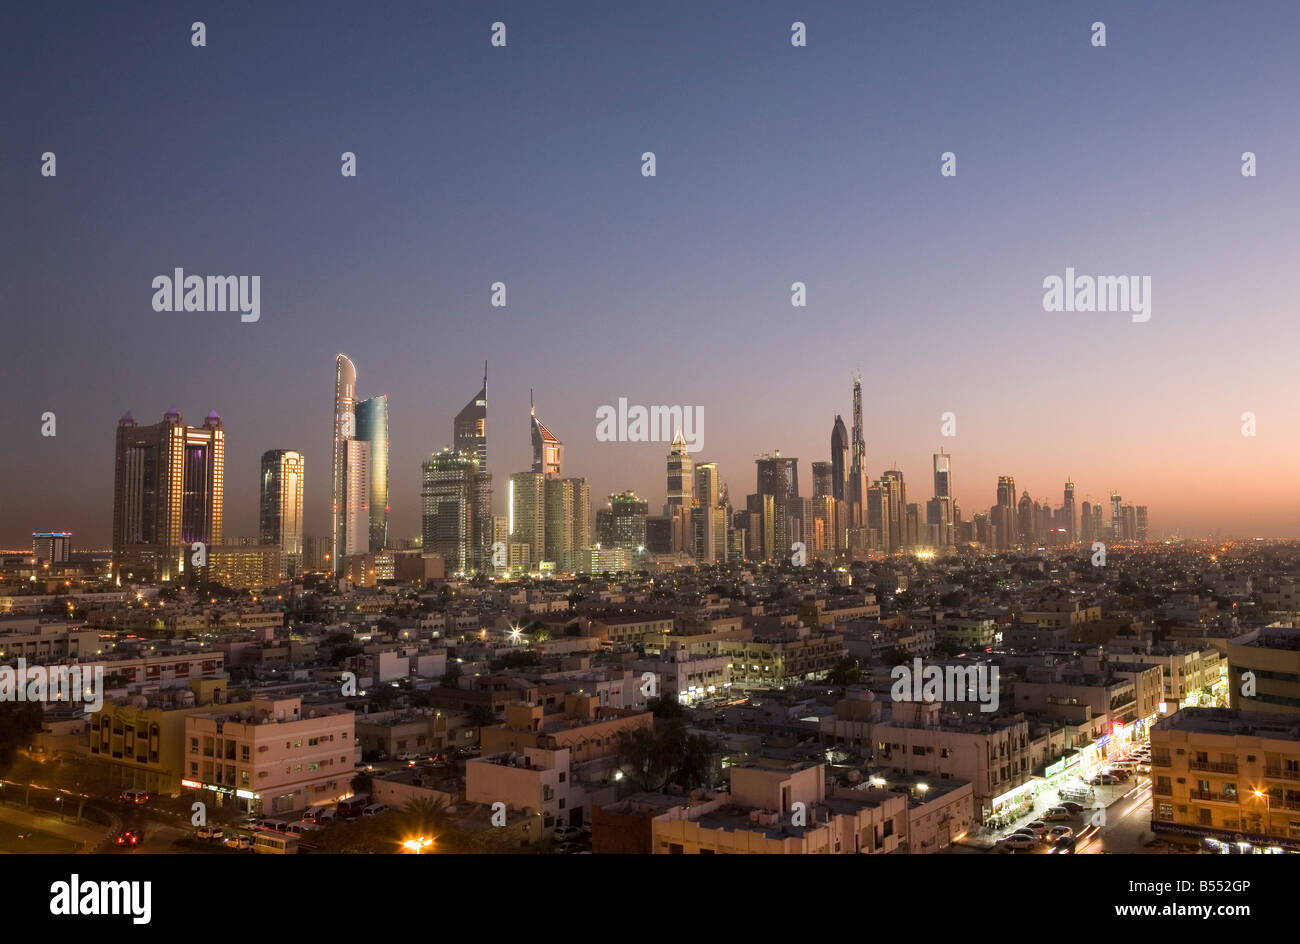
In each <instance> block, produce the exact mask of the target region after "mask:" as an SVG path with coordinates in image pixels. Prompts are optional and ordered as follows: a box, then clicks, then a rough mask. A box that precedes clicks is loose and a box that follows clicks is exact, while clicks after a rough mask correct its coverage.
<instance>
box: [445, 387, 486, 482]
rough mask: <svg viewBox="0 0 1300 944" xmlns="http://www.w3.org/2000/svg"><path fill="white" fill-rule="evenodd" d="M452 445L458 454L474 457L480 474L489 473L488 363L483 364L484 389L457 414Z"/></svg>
mask: <svg viewBox="0 0 1300 944" xmlns="http://www.w3.org/2000/svg"><path fill="white" fill-rule="evenodd" d="M451 444H452V448H453V449H454V450H455V451H456V452H462V453H468V454H469V455H471V456H474V458H475V459H477V460H478V469H479V471H480V472H486V471H487V467H488V458H487V361H484V362H483V387H482V389H480V390H479V392H478V393H476V394H475V395H474V397H473V399H471V400H470V401H469V402H468V403H466V404H465V407H464V409H462V410H461V411H460V412H459V413H457V414H456V420H455V423H454V424H453V427H452V437H451Z"/></svg>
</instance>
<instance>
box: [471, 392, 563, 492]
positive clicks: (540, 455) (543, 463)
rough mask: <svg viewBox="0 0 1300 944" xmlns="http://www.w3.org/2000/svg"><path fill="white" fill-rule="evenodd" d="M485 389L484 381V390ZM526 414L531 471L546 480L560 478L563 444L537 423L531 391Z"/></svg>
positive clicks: (561, 473)
mask: <svg viewBox="0 0 1300 944" xmlns="http://www.w3.org/2000/svg"><path fill="white" fill-rule="evenodd" d="M486 387H487V385H486V380H485V382H484V389H486ZM528 413H529V419H530V423H531V425H532V435H533V471H534V472H540V473H541V474H542V475H543V476H544V477H545V478H548V479H558V478H561V477H562V476H563V475H564V443H562V442H560V441H559V440H558V439H556V438H555V437H554V436H552V435H551V431H550V430H548V429H547V428H546V427H545V426H543V425H542V424H541V423H540V422H539V421H538V419H537V407H535V406H534V405H533V392H532V391H531V390H529V391H528Z"/></svg>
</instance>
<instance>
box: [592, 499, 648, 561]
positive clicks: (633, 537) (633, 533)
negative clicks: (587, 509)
mask: <svg viewBox="0 0 1300 944" xmlns="http://www.w3.org/2000/svg"><path fill="white" fill-rule="evenodd" d="M649 510H650V507H649V503H648V502H644V501H642V500H641V499H639V498H637V497H636V493H635V492H623V493H622V494H618V495H610V496H609V507H607V508H602V509H600V510H599V511H598V512H596V532H597V536H596V539H597V541H598V542H599V543H600V545H601V546H602V547H622V548H627V549H630V550H639V549H642V548H644V547H645V543H646V532H645V528H646V516H647V514H648V513H649Z"/></svg>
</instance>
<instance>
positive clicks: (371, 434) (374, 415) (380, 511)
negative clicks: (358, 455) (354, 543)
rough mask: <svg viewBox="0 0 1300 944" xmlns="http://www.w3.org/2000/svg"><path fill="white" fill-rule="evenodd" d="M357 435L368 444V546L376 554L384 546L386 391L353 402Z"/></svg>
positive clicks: (386, 469)
mask: <svg viewBox="0 0 1300 944" xmlns="http://www.w3.org/2000/svg"><path fill="white" fill-rule="evenodd" d="M356 428H357V439H358V440H360V441H361V442H364V443H366V444H367V446H368V452H369V455H370V482H369V485H370V488H369V492H368V494H367V496H366V505H367V507H368V508H369V512H370V525H369V538H368V547H369V551H370V553H371V554H378V553H379V552H380V551H382V550H383V549H384V548H385V547H387V546H388V395H387V394H384V395H383V396H378V397H372V398H371V399H369V400H362V401H361V402H360V403H358V404H357V405H356Z"/></svg>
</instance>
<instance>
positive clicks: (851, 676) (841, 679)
mask: <svg viewBox="0 0 1300 944" xmlns="http://www.w3.org/2000/svg"><path fill="white" fill-rule="evenodd" d="M861 679H862V669H861V667H860V666H859V665H858V660H857V659H854V658H852V657H849V658H845V659H840V660H839V661H838V662H836V663H835V664H834V665H833V666H831V670H830V671H829V672H827V673H826V684H828V685H839V686H844V685H856V684H857V683H858V682H859V681H860V680H861Z"/></svg>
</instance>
